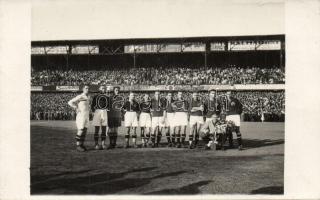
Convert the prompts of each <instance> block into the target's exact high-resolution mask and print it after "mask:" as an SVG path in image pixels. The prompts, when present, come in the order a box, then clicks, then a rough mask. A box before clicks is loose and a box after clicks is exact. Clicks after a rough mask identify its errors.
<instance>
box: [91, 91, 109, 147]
mask: <svg viewBox="0 0 320 200" xmlns="http://www.w3.org/2000/svg"><path fill="white" fill-rule="evenodd" d="M109 102H110V98H109V96H107V95H106V87H105V86H101V87H100V93H99V94H97V95H95V96H94V97H93V100H92V103H91V111H92V112H93V113H94V116H93V120H92V125H93V126H94V128H95V129H94V136H93V137H94V142H95V149H96V150H99V149H106V144H105V140H106V137H107V135H106V133H107V127H108V114H107V111H108V110H109V104H110V103H109ZM100 126H101V135H100V137H101V146H99V129H100ZM110 145H111V143H110Z"/></svg>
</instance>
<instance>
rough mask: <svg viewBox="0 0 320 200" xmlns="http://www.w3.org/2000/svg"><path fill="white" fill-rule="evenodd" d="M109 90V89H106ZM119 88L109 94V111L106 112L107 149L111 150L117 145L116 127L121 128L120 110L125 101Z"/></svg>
mask: <svg viewBox="0 0 320 200" xmlns="http://www.w3.org/2000/svg"><path fill="white" fill-rule="evenodd" d="M107 89H109V90H110V88H107ZM119 91H120V87H114V88H113V94H110V109H109V112H108V126H109V132H108V136H109V139H110V144H111V145H110V146H109V147H108V148H110V149H113V148H115V147H116V144H117V137H118V127H120V126H121V115H122V113H121V110H122V107H123V104H124V101H125V98H124V97H123V96H122V95H120V94H119Z"/></svg>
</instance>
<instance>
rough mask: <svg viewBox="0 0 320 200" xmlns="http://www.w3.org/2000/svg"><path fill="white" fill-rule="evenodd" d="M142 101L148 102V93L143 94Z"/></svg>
mask: <svg viewBox="0 0 320 200" xmlns="http://www.w3.org/2000/svg"><path fill="white" fill-rule="evenodd" d="M143 101H144V102H147V101H149V94H148V93H145V94H144V95H143Z"/></svg>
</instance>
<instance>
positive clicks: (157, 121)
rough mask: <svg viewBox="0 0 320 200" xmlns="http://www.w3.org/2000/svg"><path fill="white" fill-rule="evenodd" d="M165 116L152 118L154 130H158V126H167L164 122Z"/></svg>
mask: <svg viewBox="0 0 320 200" xmlns="http://www.w3.org/2000/svg"><path fill="white" fill-rule="evenodd" d="M162 119H163V116H160V117H152V120H151V121H152V122H151V126H152V128H156V127H157V126H159V127H164V126H165V122H162Z"/></svg>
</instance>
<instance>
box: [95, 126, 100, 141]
mask: <svg viewBox="0 0 320 200" xmlns="http://www.w3.org/2000/svg"><path fill="white" fill-rule="evenodd" d="M99 129H100V127H99V126H95V127H94V135H93V138H94V143H95V145H98V143H99Z"/></svg>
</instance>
